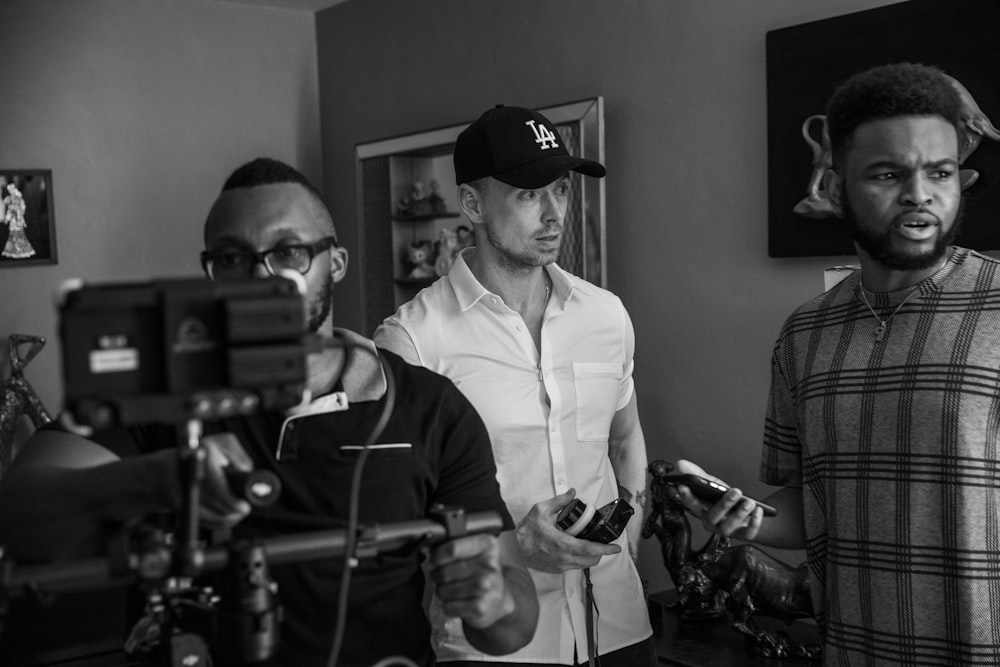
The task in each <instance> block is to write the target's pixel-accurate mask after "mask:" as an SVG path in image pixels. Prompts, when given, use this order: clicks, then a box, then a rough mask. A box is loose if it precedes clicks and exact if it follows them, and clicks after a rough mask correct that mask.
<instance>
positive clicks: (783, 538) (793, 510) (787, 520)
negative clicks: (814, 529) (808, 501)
mask: <svg viewBox="0 0 1000 667" xmlns="http://www.w3.org/2000/svg"><path fill="white" fill-rule="evenodd" d="M764 502H765V503H767V504H768V505H771V506H772V507H774V508H775V509H777V510H778V514H777V516H772V517H764V521H763V522H762V523H761V526H760V530H759V531H758V532H757V535H756V536H755V537H754V540H753V541H754V542H756V543H758V544H762V545H765V546H770V547H776V548H779V549H803V548H805V542H806V537H805V522H804V515H803V509H802V488H801V487H797V486H786V487H784V488H782V489H780V490H778V491H776V492H775V493H772V494H771V495H770V496H768V497H767V498H766V499H765V500H764Z"/></svg>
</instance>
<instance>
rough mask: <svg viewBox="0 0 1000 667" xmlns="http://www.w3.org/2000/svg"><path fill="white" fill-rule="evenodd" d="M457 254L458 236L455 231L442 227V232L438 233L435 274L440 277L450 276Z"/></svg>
mask: <svg viewBox="0 0 1000 667" xmlns="http://www.w3.org/2000/svg"><path fill="white" fill-rule="evenodd" d="M457 252H458V235H457V234H456V233H455V230H454V229H448V228H447V227H442V228H441V231H440V232H438V241H437V259H435V260H434V272H435V273H436V274H437V275H439V276H446V275H448V272H449V271H451V265H452V264H453V263H454V261H455V254H456V253H457Z"/></svg>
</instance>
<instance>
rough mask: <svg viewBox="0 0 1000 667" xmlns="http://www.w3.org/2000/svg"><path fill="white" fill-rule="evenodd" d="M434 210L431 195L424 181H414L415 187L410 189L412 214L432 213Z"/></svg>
mask: <svg viewBox="0 0 1000 667" xmlns="http://www.w3.org/2000/svg"><path fill="white" fill-rule="evenodd" d="M433 212H434V211H433V210H432V203H431V200H430V197H428V196H427V193H426V192H425V191H424V183H423V181H413V188H412V190H411V191H410V215H430V214H431V213H433Z"/></svg>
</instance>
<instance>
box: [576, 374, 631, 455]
mask: <svg viewBox="0 0 1000 667" xmlns="http://www.w3.org/2000/svg"><path fill="white" fill-rule="evenodd" d="M621 378H622V367H621V365H620V364H616V363H613V362H603V361H574V362H573V386H574V389H575V390H576V436H577V439H578V440H581V441H584V440H589V441H595V440H599V441H606V440H607V439H608V433H609V432H610V431H611V420H612V419H613V418H614V416H615V412H616V408H617V404H618V388H619V385H620V383H621Z"/></svg>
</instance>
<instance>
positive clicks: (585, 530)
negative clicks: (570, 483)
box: [556, 498, 635, 544]
mask: <svg viewBox="0 0 1000 667" xmlns="http://www.w3.org/2000/svg"><path fill="white" fill-rule="evenodd" d="M634 513H635V510H633V509H632V506H631V505H629V504H628V503H627V502H626V501H625V500H623V499H621V498H615V499H614V500H612V501H611V502H610V503H608V504H607V505H605V506H604V507H601V508H600V509H597V510H595V509H593V508H592V507H589V506H588V505H587V503H585V502H583V501H582V500H580V499H579V498H574V499H573V501H572V502H571V503H570V504H568V505H566V506H565V507H563V508H562V509H561V510H560V511H559V515H558V516H557V517H556V525H557V526H559V527H560V528H561V529H562V530H563V532H565V533H566V534H567V535H571V536H573V537H577V538H579V539H581V540H590V541H591V542H601V543H602V544H608V543H609V542H614V541H615V540H616V539H618V536H619V535H621V534H622V531H623V530H625V524H627V523H628V520H629V518H630V517H631V516H632V515H633V514H634Z"/></svg>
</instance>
